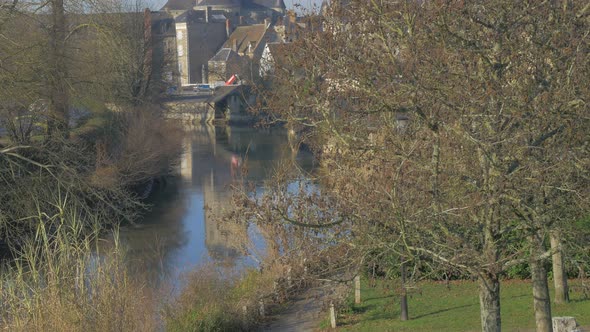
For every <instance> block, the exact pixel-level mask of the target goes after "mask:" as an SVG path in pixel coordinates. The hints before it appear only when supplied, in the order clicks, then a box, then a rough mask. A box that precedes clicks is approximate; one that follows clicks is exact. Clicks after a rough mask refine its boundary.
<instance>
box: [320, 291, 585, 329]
mask: <svg viewBox="0 0 590 332" xmlns="http://www.w3.org/2000/svg"><path fill="white" fill-rule="evenodd" d="M580 284H581V281H580V280H573V281H571V285H572V288H573V289H575V291H573V292H572V294H571V300H572V301H571V302H570V303H567V304H561V305H553V306H552V313H553V316H573V317H575V318H576V320H577V321H578V323H579V324H580V325H582V326H588V325H590V299H588V298H587V297H586V296H585V295H584V294H583V293H582V292H581V291H580V290H579V286H580ZM586 284H589V281H588V280H586ZM396 287H397V283H395V282H392V281H389V282H383V281H380V282H378V283H377V284H376V286H375V287H369V285H368V284H367V282H366V280H363V282H362V286H361V294H362V299H363V300H362V303H361V304H360V305H354V303H353V300H352V298H351V299H349V303H348V307H347V308H343V309H342V312H341V314H340V315H339V319H338V325H339V327H338V330H341V331H479V330H480V329H481V325H480V324H481V323H480V317H479V298H478V290H477V289H478V286H477V284H476V283H474V282H468V281H461V282H452V283H450V284H449V285H448V287H447V285H445V284H443V283H435V282H424V283H421V284H419V285H418V288H417V289H416V290H413V291H412V295H411V296H410V298H409V299H408V301H409V311H410V320H409V321H406V322H402V321H400V320H399V316H400V311H399V296H397V295H396V294H399V293H398V292H397V291H396V290H395V289H396ZM501 301H502V302H501V303H502V328H503V330H505V331H529V330H534V327H535V321H534V316H533V308H532V306H533V300H532V290H531V285H530V282H529V281H520V280H519V281H504V282H503V283H502V288H501ZM325 326H328V325H327V324H326V323H324V327H325Z"/></svg>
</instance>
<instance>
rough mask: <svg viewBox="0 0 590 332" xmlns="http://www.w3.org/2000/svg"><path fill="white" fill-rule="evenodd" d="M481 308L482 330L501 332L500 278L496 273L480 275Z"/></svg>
mask: <svg viewBox="0 0 590 332" xmlns="http://www.w3.org/2000/svg"><path fill="white" fill-rule="evenodd" d="M479 306H480V307H479V310H480V315H481V330H482V331H483V332H500V331H501V330H502V322H501V317H500V280H498V277H497V276H496V275H494V274H490V273H484V274H482V275H480V277H479Z"/></svg>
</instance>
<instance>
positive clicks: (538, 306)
mask: <svg viewBox="0 0 590 332" xmlns="http://www.w3.org/2000/svg"><path fill="white" fill-rule="evenodd" d="M542 252H543V247H542V240H541V239H540V237H539V235H538V234H533V235H532V236H531V275H532V278H533V304H534V310H535V324H536V326H537V332H552V331H553V326H552V323H551V300H550V298H549V284H548V282H547V271H546V270H545V267H544V266H543V261H542V260H540V259H539V256H540V255H541V253H542Z"/></svg>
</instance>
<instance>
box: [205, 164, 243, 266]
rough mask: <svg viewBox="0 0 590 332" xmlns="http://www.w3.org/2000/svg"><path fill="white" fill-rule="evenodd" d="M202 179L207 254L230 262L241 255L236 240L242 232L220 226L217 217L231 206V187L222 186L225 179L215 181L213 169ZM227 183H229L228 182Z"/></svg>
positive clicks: (238, 243) (215, 258) (238, 242)
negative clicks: (218, 181)
mask: <svg viewBox="0 0 590 332" xmlns="http://www.w3.org/2000/svg"><path fill="white" fill-rule="evenodd" d="M218 174H219V173H218ZM226 174H227V173H226ZM203 180H204V181H203V186H202V188H203V200H204V202H205V211H204V213H205V246H206V247H207V251H208V252H209V256H210V257H211V258H213V259H214V260H217V261H229V262H231V261H233V260H234V259H236V258H237V257H239V256H241V245H240V241H236V240H237V237H239V236H240V235H242V234H233V233H235V232H236V230H232V231H233V232H232V231H230V230H228V229H227V228H223V229H222V228H220V225H219V219H220V217H221V216H222V214H223V212H224V211H225V210H226V209H228V208H230V206H231V205H230V204H231V203H230V201H231V189H230V188H227V187H226V186H224V185H223V183H224V182H225V181H223V180H221V179H220V180H221V181H220V183H216V176H215V172H214V170H213V169H212V170H211V174H210V176H209V178H208V179H203ZM230 180H231V178H230ZM227 185H229V182H228V183H227Z"/></svg>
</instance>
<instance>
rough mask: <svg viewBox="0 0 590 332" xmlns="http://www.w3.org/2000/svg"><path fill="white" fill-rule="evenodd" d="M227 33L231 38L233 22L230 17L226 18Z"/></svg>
mask: <svg viewBox="0 0 590 332" xmlns="http://www.w3.org/2000/svg"><path fill="white" fill-rule="evenodd" d="M225 33H226V34H227V38H229V35H231V23H230V21H229V18H228V19H226V20H225Z"/></svg>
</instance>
